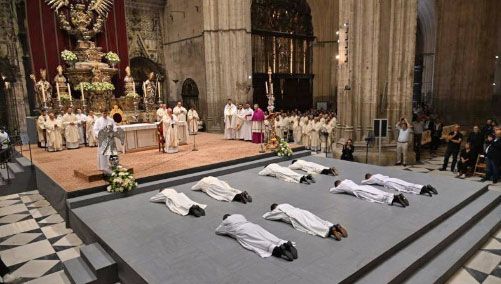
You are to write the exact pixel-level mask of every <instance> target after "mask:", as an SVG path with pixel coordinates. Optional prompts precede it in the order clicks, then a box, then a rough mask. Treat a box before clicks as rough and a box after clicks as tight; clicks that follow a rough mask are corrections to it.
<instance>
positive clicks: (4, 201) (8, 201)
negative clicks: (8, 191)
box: [0, 199, 21, 207]
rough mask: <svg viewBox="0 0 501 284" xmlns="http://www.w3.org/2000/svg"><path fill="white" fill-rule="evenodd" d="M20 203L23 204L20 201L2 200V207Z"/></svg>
mask: <svg viewBox="0 0 501 284" xmlns="http://www.w3.org/2000/svg"><path fill="white" fill-rule="evenodd" d="M19 202H21V201H20V200H18V199H7V200H0V207H6V206H10V205H14V204H16V203H19Z"/></svg>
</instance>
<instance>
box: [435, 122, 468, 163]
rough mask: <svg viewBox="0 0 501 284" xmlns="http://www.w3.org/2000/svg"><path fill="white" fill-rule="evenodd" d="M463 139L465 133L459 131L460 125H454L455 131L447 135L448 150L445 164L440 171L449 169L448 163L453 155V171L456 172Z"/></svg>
mask: <svg viewBox="0 0 501 284" xmlns="http://www.w3.org/2000/svg"><path fill="white" fill-rule="evenodd" d="M462 141H463V134H461V133H460V132H459V125H458V124H456V125H454V131H452V132H450V133H449V135H447V150H445V156H444V164H443V165H442V168H441V169H440V171H445V170H446V169H447V164H448V163H449V158H450V157H451V156H452V163H451V171H452V172H454V169H455V168H456V163H457V161H458V154H459V150H460V147H461V142H462Z"/></svg>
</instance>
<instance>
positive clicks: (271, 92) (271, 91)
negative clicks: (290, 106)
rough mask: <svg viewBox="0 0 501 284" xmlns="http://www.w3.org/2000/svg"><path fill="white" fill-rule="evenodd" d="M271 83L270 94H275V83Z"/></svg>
mask: <svg viewBox="0 0 501 284" xmlns="http://www.w3.org/2000/svg"><path fill="white" fill-rule="evenodd" d="M270 85H271V88H270V89H271V90H270V94H272V95H273V83H271V84H270Z"/></svg>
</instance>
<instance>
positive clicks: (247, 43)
mask: <svg viewBox="0 0 501 284" xmlns="http://www.w3.org/2000/svg"><path fill="white" fill-rule="evenodd" d="M250 7H251V0H207V1H203V14H204V33H203V34H204V36H203V37H204V51H205V66H206V71H205V74H206V82H207V108H208V116H207V127H208V130H209V131H222V130H223V129H224V125H223V108H224V104H225V102H226V100H227V99H228V98H231V99H232V100H233V101H235V102H246V101H251V100H252V92H251V82H252V78H250V77H249V76H251V75H252V58H251V56H252V52H251V19H250Z"/></svg>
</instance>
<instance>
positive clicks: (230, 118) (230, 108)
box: [224, 99, 237, 140]
mask: <svg viewBox="0 0 501 284" xmlns="http://www.w3.org/2000/svg"><path fill="white" fill-rule="evenodd" d="M236 127H237V107H236V106H235V105H234V104H233V103H232V101H231V99H229V100H228V102H227V103H226V105H225V106H224V138H225V139H230V140H233V139H235V138H236Z"/></svg>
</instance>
